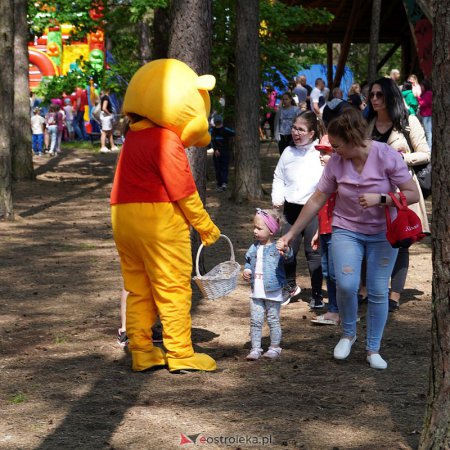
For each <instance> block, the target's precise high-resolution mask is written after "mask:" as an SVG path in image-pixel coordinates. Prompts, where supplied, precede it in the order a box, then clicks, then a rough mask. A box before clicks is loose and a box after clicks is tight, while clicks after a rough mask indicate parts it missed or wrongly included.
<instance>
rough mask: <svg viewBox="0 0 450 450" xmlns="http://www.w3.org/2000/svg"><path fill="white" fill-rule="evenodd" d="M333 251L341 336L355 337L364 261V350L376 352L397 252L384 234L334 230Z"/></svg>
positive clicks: (386, 310)
mask: <svg viewBox="0 0 450 450" xmlns="http://www.w3.org/2000/svg"><path fill="white" fill-rule="evenodd" d="M332 251H333V260H334V273H335V276H336V285H337V303H338V307H339V314H340V317H341V324H342V331H343V335H344V336H356V319H357V314H358V297H357V294H358V287H359V281H360V277H361V263H362V260H363V258H364V255H365V256H366V259H367V275H366V286H367V296H368V306H367V343H366V350H368V351H370V352H378V351H379V349H380V345H381V338H382V337H383V331H384V326H385V325H386V321H387V317H388V309H389V305H388V292H389V279H390V277H391V273H392V268H393V267H394V264H395V260H396V258H397V253H398V249H395V248H392V247H391V245H390V244H389V242H388V241H387V239H386V234H385V233H384V232H382V233H378V234H363V233H357V232H354V231H349V230H344V229H342V228H337V227H333V236H332Z"/></svg>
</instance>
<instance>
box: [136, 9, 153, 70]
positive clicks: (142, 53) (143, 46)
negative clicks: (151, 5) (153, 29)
mask: <svg viewBox="0 0 450 450" xmlns="http://www.w3.org/2000/svg"><path fill="white" fill-rule="evenodd" d="M137 25H138V27H137V28H138V33H139V59H140V61H141V65H142V66H143V65H144V64H147V63H148V62H150V61H151V59H152V51H151V45H150V44H151V36H150V26H149V24H148V22H147V20H146V19H145V18H144V17H143V18H142V19H141V20H140V21H139V22H138V24H137Z"/></svg>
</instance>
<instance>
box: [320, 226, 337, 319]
mask: <svg viewBox="0 0 450 450" xmlns="http://www.w3.org/2000/svg"><path fill="white" fill-rule="evenodd" d="M331 236H332V234H331V233H327V234H321V235H320V236H319V239H320V257H321V259H322V275H323V276H324V278H325V280H326V282H327V294H328V307H327V310H328V312H332V313H338V312H339V309H338V305H337V300H336V277H335V275H334V263H333V251H332V249H331Z"/></svg>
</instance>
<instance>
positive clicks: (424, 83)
mask: <svg viewBox="0 0 450 450" xmlns="http://www.w3.org/2000/svg"><path fill="white" fill-rule="evenodd" d="M420 84H421V85H422V86H423V88H424V89H423V91H424V92H426V91H431V82H430V80H422V82H421V83H420Z"/></svg>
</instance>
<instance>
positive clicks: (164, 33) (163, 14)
mask: <svg viewBox="0 0 450 450" xmlns="http://www.w3.org/2000/svg"><path fill="white" fill-rule="evenodd" d="M169 34H170V16H169V11H168V9H167V8H165V9H162V8H157V9H155V17H154V19H153V58H154V59H161V58H167V52H168V46H169Z"/></svg>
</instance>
